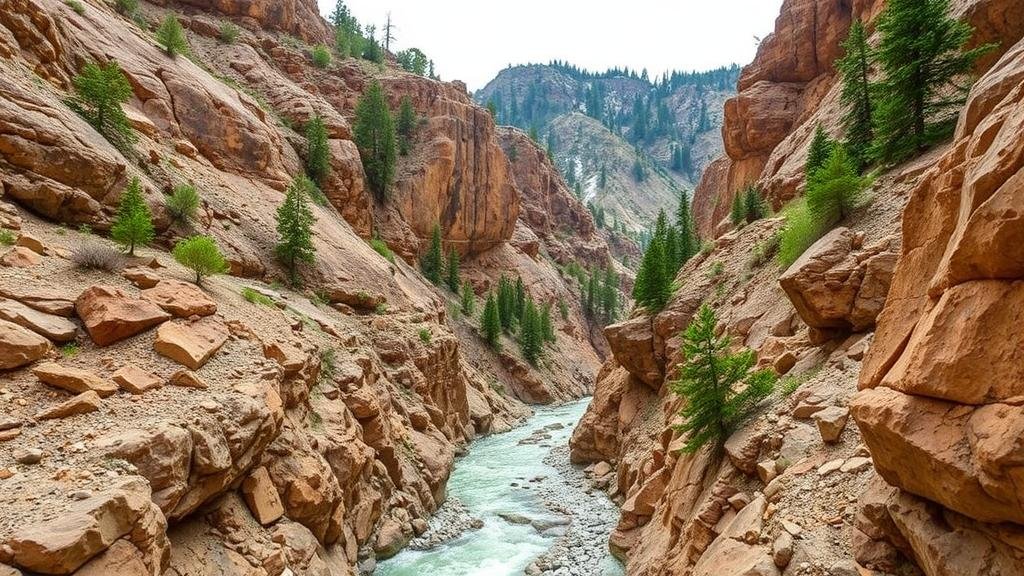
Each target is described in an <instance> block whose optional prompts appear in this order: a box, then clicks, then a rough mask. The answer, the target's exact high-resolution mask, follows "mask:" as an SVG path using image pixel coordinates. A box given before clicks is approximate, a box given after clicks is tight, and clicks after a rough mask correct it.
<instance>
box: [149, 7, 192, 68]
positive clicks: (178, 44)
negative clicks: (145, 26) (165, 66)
mask: <svg viewBox="0 0 1024 576" xmlns="http://www.w3.org/2000/svg"><path fill="white" fill-rule="evenodd" d="M156 42H157V44H159V45H160V46H162V47H163V49H164V51H165V52H167V55H168V56H170V57H171V58H174V57H175V56H177V55H178V54H188V53H189V47H188V39H187V38H186V37H185V29H184V28H182V27H181V22H179V21H178V17H177V16H176V15H174V13H169V14H167V16H165V17H164V19H163V21H161V22H160V27H159V28H157V29H156Z"/></svg>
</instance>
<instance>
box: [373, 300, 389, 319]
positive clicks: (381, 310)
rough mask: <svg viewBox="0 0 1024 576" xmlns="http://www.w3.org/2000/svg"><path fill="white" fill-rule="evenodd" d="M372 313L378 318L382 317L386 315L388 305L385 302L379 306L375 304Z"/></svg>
mask: <svg viewBox="0 0 1024 576" xmlns="http://www.w3.org/2000/svg"><path fill="white" fill-rule="evenodd" d="M373 311H374V312H375V313H376V314H377V315H378V316H383V315H385V314H387V313H388V303H387V302H381V303H380V304H377V307H376V308H374V310H373Z"/></svg>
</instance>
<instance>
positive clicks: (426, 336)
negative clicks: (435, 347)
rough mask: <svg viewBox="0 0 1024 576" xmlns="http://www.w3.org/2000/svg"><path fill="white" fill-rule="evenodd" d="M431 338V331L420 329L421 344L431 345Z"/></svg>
mask: <svg viewBox="0 0 1024 576" xmlns="http://www.w3.org/2000/svg"><path fill="white" fill-rule="evenodd" d="M430 338H431V335H430V329H429V328H420V342H423V343H424V344H430Z"/></svg>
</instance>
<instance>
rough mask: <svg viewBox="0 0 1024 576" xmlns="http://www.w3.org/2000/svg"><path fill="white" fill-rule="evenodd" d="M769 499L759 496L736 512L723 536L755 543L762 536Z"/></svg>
mask: <svg viewBox="0 0 1024 576" xmlns="http://www.w3.org/2000/svg"><path fill="white" fill-rule="evenodd" d="M767 507H768V501H767V500H765V498H764V496H758V497H757V498H754V500H753V501H752V502H751V503H750V504H747V505H746V506H744V507H743V509H741V510H740V511H739V513H738V514H736V517H735V518H734V519H733V521H732V522H731V523H730V524H729V526H728V527H727V528H726V529H725V531H724V532H722V535H721V537H722V538H732V539H734V540H741V541H743V542H746V543H747V544H755V543H757V541H758V539H759V538H760V536H761V529H762V528H763V519H764V512H765V509H766V508H767Z"/></svg>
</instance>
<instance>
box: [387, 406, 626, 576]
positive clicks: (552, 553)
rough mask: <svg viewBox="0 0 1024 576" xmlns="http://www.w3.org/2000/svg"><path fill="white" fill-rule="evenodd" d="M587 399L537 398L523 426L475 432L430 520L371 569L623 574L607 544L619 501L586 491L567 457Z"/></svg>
mask: <svg viewBox="0 0 1024 576" xmlns="http://www.w3.org/2000/svg"><path fill="white" fill-rule="evenodd" d="M589 401H590V400H589V399H587V400H583V401H580V402H575V403H572V404H567V405H564V406H558V407H553V408H539V409H537V411H536V414H535V415H534V416H533V417H532V418H530V419H529V420H527V421H526V423H525V424H524V425H523V426H520V427H518V428H516V429H514V430H512V431H510V432H506V433H504V434H496V435H493V436H489V437H486V438H483V439H480V440H477V441H475V442H473V444H472V445H471V446H470V450H469V453H468V454H466V455H465V456H463V457H461V458H459V459H458V460H456V462H455V470H454V471H453V472H452V476H451V479H450V480H449V481H448V501H447V502H446V503H445V504H444V505H443V506H442V507H441V510H439V511H438V513H437V514H436V515H435V516H434V518H433V519H432V520H431V522H430V529H429V530H428V531H427V532H426V533H425V534H424V535H423V536H421V537H420V538H417V539H416V540H414V541H413V542H412V543H411V544H410V547H409V548H407V549H406V550H404V551H402V552H400V553H399V554H398V555H397V556H395V557H394V558H391V559H389V560H385V561H382V562H380V563H379V564H378V565H377V570H376V571H375V572H374V574H375V576H522V575H523V574H524V573H525V571H526V570H527V569H528V568H529V573H531V574H546V575H552V576H563V575H567V576H575V575H579V576H620V575H622V574H623V573H624V572H623V570H622V567H621V565H620V564H619V562H618V561H617V560H616V559H615V558H614V557H612V556H611V554H610V553H609V552H608V548H607V541H608V534H609V533H610V532H611V530H612V528H614V526H615V523H616V521H617V519H618V509H617V508H616V507H615V505H614V504H613V503H612V502H611V501H609V500H608V498H607V497H606V496H605V494H604V493H603V492H601V491H600V490H593V491H592V492H591V493H590V494H588V493H587V491H586V487H585V485H584V474H583V472H582V470H580V469H579V468H576V467H574V466H572V465H571V464H569V448H568V444H569V437H570V436H571V434H572V429H573V427H574V426H575V425H576V423H577V422H578V421H579V419H580V418H581V417H582V416H583V412H584V411H585V410H586V407H587V404H588V403H589ZM474 521H475V524H476V526H477V527H476V528H473V527H469V528H468V530H466V531H465V532H462V533H461V534H459V535H456V536H455V537H454V538H451V539H448V540H446V541H442V540H445V538H446V537H450V536H452V534H453V533H456V534H457V533H459V532H461V529H460V528H459V527H467V525H468V524H469V523H473V522H474ZM481 521H482V526H480V522H481ZM439 541H440V542H439Z"/></svg>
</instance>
